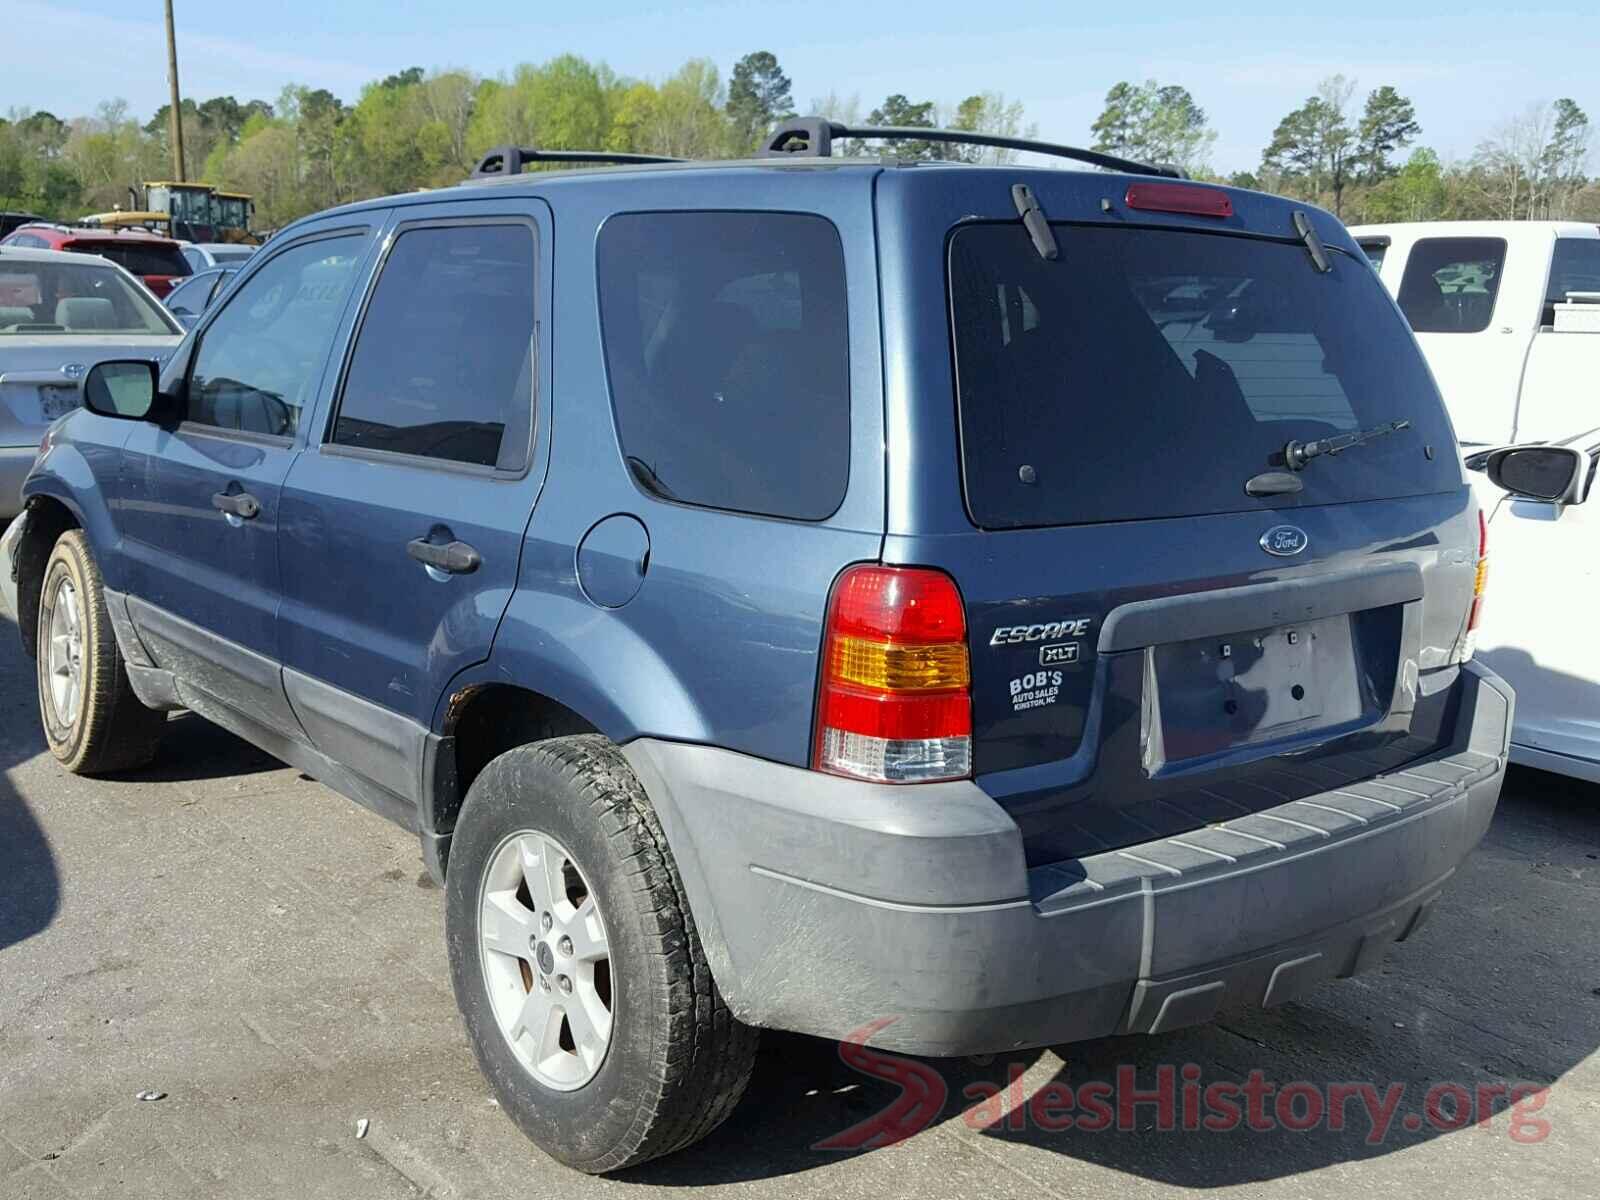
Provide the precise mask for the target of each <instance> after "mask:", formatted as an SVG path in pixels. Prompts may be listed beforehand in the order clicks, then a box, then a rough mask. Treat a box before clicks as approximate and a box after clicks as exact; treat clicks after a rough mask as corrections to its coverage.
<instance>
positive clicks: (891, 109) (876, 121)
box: [850, 92, 950, 159]
mask: <svg viewBox="0 0 1600 1200" xmlns="http://www.w3.org/2000/svg"><path fill="white" fill-rule="evenodd" d="M933 110H934V104H933V101H932V100H924V101H922V102H921V103H919V104H913V103H912V102H911V100H910V99H908V98H907V97H906V95H905V93H903V92H895V93H894V94H893V95H891V96H887V97H885V98H884V101H883V103H882V104H880V105H878V107H877V108H875V109H873V110H872V111H871V112H870V113H868V114H867V124H868V125H877V126H887V127H889V128H892V129H932V128H934V121H933ZM879 144H881V145H885V146H888V147H891V148H892V151H893V153H894V154H895V155H896V156H897V157H899V158H916V159H942V158H947V157H949V151H950V148H949V147H947V146H945V145H944V144H942V143H939V142H929V141H924V140H923V139H922V138H893V139H890V140H888V141H886V142H883V143H874V145H879ZM870 148H871V147H869V146H868V145H867V144H866V143H864V142H862V141H860V140H856V141H853V142H851V144H850V153H851V154H865V153H867V151H868V150H869V149H870Z"/></svg>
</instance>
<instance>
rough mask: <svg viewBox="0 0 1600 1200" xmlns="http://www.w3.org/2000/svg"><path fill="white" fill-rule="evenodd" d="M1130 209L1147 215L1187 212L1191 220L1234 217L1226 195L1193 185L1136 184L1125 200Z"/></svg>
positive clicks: (1130, 188) (1231, 203)
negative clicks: (1193, 218) (1194, 218)
mask: <svg viewBox="0 0 1600 1200" xmlns="http://www.w3.org/2000/svg"><path fill="white" fill-rule="evenodd" d="M1124 199H1125V202H1126V203H1127V205H1128V207H1129V208H1138V209H1143V210H1144V211H1145V212H1170V213H1187V214H1188V215H1189V216H1192V217H1231V216H1233V199H1232V198H1231V197H1230V196H1229V195H1228V193H1227V192H1223V191H1219V190H1218V189H1216V188H1211V187H1201V186H1198V185H1196V184H1192V183H1133V184H1129V185H1128V194H1127V196H1126V197H1125V198H1124Z"/></svg>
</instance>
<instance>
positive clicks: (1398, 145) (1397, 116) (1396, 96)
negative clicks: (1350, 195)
mask: <svg viewBox="0 0 1600 1200" xmlns="http://www.w3.org/2000/svg"><path fill="white" fill-rule="evenodd" d="M1421 132H1422V126H1421V125H1419V124H1418V123H1417V110H1416V108H1415V107H1414V106H1413V105H1412V103H1411V101H1410V100H1408V99H1406V98H1405V97H1404V96H1402V95H1401V94H1400V93H1399V92H1397V91H1395V90H1394V88H1392V87H1391V86H1389V85H1388V84H1387V83H1386V84H1384V85H1383V86H1382V87H1380V88H1375V89H1374V90H1373V91H1371V92H1369V93H1368V94H1367V103H1366V107H1365V108H1364V109H1363V110H1362V113H1361V121H1360V123H1359V124H1358V125H1357V126H1356V149H1355V161H1356V164H1357V167H1358V168H1359V170H1360V171H1361V173H1362V175H1363V176H1364V177H1365V179H1366V181H1367V182H1369V183H1376V182H1378V181H1379V180H1381V179H1387V178H1388V177H1389V176H1390V175H1393V174H1394V172H1395V167H1394V166H1393V164H1391V163H1390V162H1389V156H1390V155H1391V154H1393V153H1394V152H1395V151H1396V150H1399V149H1402V148H1404V147H1405V146H1408V145H1410V144H1411V143H1412V142H1413V141H1415V140H1416V137H1417V135H1418V134H1420V133H1421Z"/></svg>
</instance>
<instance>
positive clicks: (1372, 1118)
mask: <svg viewBox="0 0 1600 1200" xmlns="http://www.w3.org/2000/svg"><path fill="white" fill-rule="evenodd" d="M1585 872H1587V875H1586V876H1585ZM1597 882H1600V787H1596V786H1592V785H1588V784H1581V783H1575V782H1573V781H1570V780H1565V779H1561V778H1559V777H1556V776H1550V775H1545V774H1543V773H1541V772H1533V771H1519V770H1516V769H1513V771H1512V772H1511V774H1510V775H1509V776H1508V784H1507V789H1506V795H1505V797H1504V799H1503V800H1502V804H1501V808H1500V811H1499V813H1498V815H1497V817H1496V820H1495V822H1494V825H1493V827H1492V828H1491V830H1490V832H1489V834H1488V836H1487V837H1486V839H1485V841H1484V843H1483V845H1482V846H1481V847H1480V848H1479V850H1478V851H1477V853H1476V854H1475V855H1474V856H1473V857H1472V858H1471V859H1469V860H1468V864H1467V865H1466V867H1464V868H1463V870H1462V872H1461V877H1460V878H1458V879H1457V880H1455V881H1454V884H1453V885H1452V888H1451V889H1450V890H1449V891H1447V892H1446V893H1445V896H1444V899H1443V900H1441V901H1440V903H1439V904H1438V905H1437V906H1436V907H1437V908H1438V910H1439V911H1438V912H1437V913H1435V914H1434V916H1433V917H1432V919H1431V920H1430V921H1429V923H1428V924H1427V926H1426V927H1425V928H1424V929H1423V930H1421V932H1420V933H1419V934H1418V935H1417V937H1415V938H1413V939H1410V940H1409V941H1407V942H1405V943H1402V944H1400V945H1398V946H1396V947H1394V949H1393V950H1392V951H1391V952H1390V955H1389V958H1388V961H1387V963H1386V964H1385V966H1384V967H1383V968H1382V970H1381V971H1380V972H1379V973H1376V974H1372V975H1365V976H1361V977H1359V978H1357V979H1353V980H1342V981H1336V982H1333V983H1329V984H1325V985H1323V986H1322V987H1321V988H1319V989H1317V990H1315V991H1313V992H1312V993H1311V994H1310V995H1309V996H1307V997H1305V998H1303V999H1302V1000H1300V1001H1298V1002H1295V1003H1290V1004H1286V1005H1284V1006H1282V1007H1280V1008H1275V1009H1268V1010H1251V1011H1240V1012H1233V1013H1225V1014H1224V1015H1223V1016H1222V1017H1221V1018H1219V1019H1218V1020H1217V1021H1215V1022H1213V1023H1211V1024H1209V1025H1205V1026H1199V1027H1196V1028H1193V1029H1185V1030H1179V1031H1175V1032H1173V1033H1170V1034H1166V1035H1162V1036H1155V1037H1121V1038H1107V1039H1103V1040H1100V1041H1094V1042H1085V1043H1080V1044H1077V1045H1071V1046H1061V1047H1057V1048H1055V1049H1054V1050H1052V1051H1048V1052H1046V1051H1030V1052H1026V1053H1017V1054H1010V1055H1000V1056H997V1057H996V1058H995V1059H994V1060H993V1061H988V1062H979V1061H976V1060H929V1059H905V1058H895V1056H890V1057H891V1059H893V1060H894V1061H895V1062H897V1063H898V1064H900V1065H899V1067H898V1068H897V1069H896V1074H897V1075H898V1077H899V1078H900V1079H909V1078H911V1077H913V1076H919V1077H921V1076H925V1074H926V1072H928V1071H931V1072H934V1073H936V1074H937V1077H938V1078H940V1079H942V1081H943V1085H944V1089H945V1094H946V1100H945V1103H944V1105H943V1107H942V1109H941V1110H940V1111H939V1112H938V1113H937V1114H935V1115H933V1116H932V1117H931V1119H928V1118H920V1119H919V1118H918V1117H916V1115H915V1113H914V1109H913V1106H911V1105H903V1106H902V1109H901V1110H900V1113H899V1115H900V1116H901V1117H905V1118H907V1123H906V1124H905V1125H904V1127H903V1132H907V1133H915V1136H916V1137H918V1138H919V1139H928V1138H941V1137H946V1136H954V1137H956V1138H964V1139H967V1140H968V1142H969V1144H972V1143H973V1142H974V1140H976V1141H978V1142H982V1143H988V1144H989V1145H991V1146H992V1147H994V1149H993V1150H992V1151H991V1154H992V1156H993V1157H995V1158H998V1159H1000V1160H1002V1161H1003V1160H1005V1159H1008V1158H1013V1157H1014V1155H1013V1154H1012V1152H1011V1151H1009V1150H1008V1149H1007V1148H1006V1147H1005V1146H1004V1143H1011V1142H1014V1143H1019V1144H1020V1145H1021V1146H1022V1147H1028V1148H1030V1149H1034V1150H1045V1151H1049V1152H1051V1153H1053V1154H1055V1155H1059V1156H1060V1158H1061V1160H1062V1161H1061V1163H1060V1165H1059V1167H1058V1168H1057V1169H1058V1170H1059V1171H1060V1172H1061V1173H1062V1178H1061V1179H1060V1180H1059V1181H1058V1182H1060V1183H1061V1185H1062V1186H1063V1188H1064V1187H1066V1186H1068V1184H1069V1183H1070V1182H1071V1179H1072V1175H1071V1172H1072V1171H1073V1170H1074V1168H1075V1164H1077V1163H1081V1164H1084V1165H1089V1166H1093V1167H1098V1168H1109V1169H1111V1170H1115V1171H1120V1172H1123V1173H1126V1174H1127V1175H1129V1176H1132V1177H1135V1178H1138V1179H1141V1180H1151V1181H1155V1182H1160V1183H1168V1184H1174V1185H1179V1186H1185V1187H1206V1188H1209V1187H1226V1186H1231V1185H1236V1184H1241V1183H1254V1182H1261V1181H1264V1180H1269V1179H1279V1178H1283V1177H1286V1176H1291V1175H1298V1174H1301V1173H1304V1172H1308V1171H1314V1170H1317V1169H1319V1168H1323V1167H1328V1166H1332V1165H1335V1164H1340V1163H1346V1162H1356V1161H1362V1160H1367V1159H1373V1158H1377V1157H1380V1156H1383V1155H1387V1154H1391V1153H1393V1152H1395V1151H1397V1150H1403V1149H1405V1148H1407V1147H1410V1146H1415V1145H1417V1144H1419V1143H1421V1142H1425V1141H1428V1140H1430V1139H1433V1138H1438V1137H1442V1136H1463V1135H1469V1136H1472V1137H1474V1138H1476V1139H1481V1138H1483V1136H1484V1134H1483V1133H1482V1132H1481V1131H1478V1130H1476V1129H1475V1128H1474V1125H1475V1118H1488V1119H1489V1133H1490V1134H1491V1135H1492V1136H1494V1137H1495V1138H1496V1139H1499V1140H1501V1141H1502V1142H1504V1143H1507V1149H1508V1151H1510V1152H1515V1151H1518V1150H1520V1149H1521V1146H1520V1145H1519V1144H1518V1143H1534V1142H1539V1141H1542V1140H1545V1139H1547V1138H1548V1139H1550V1140H1552V1141H1554V1140H1557V1139H1560V1138H1562V1136H1563V1133H1564V1134H1565V1137H1566V1139H1569V1140H1570V1139H1572V1138H1574V1137H1577V1136H1580V1134H1581V1131H1580V1130H1577V1129H1564V1128H1563V1126H1562V1124H1561V1120H1560V1117H1559V1111H1560V1110H1559V1106H1555V1108H1554V1109H1553V1110H1551V1111H1547V1110H1546V1109H1545V1108H1544V1104H1545V1100H1546V1098H1547V1095H1546V1094H1545V1093H1544V1092H1543V1091H1542V1089H1545V1088H1553V1090H1554V1092H1556V1093H1559V1091H1560V1088H1561V1083H1560V1080H1561V1079H1562V1077H1563V1076H1564V1075H1566V1073H1567V1072H1568V1071H1570V1070H1571V1069H1573V1068H1574V1067H1575V1066H1577V1065H1578V1064H1580V1063H1582V1062H1583V1061H1584V1060H1585V1059H1587V1058H1588V1057H1589V1056H1590V1055H1591V1054H1593V1053H1594V1052H1595V1050H1596V1046H1597V1043H1600V1024H1597V1023H1596V1022H1595V1020H1594V1017H1593V1013H1594V1012H1595V1011H1596V1005H1597V1004H1600V1000H1597V999H1596V996H1597V995H1600V988H1596V987H1595V985H1596V984H1597V983H1600V978H1596V977H1592V976H1593V971H1592V969H1591V968H1590V966H1589V964H1590V963H1591V962H1592V957H1593V951H1592V947H1593V945H1594V939H1595V937H1596V934H1597V931H1600V911H1597V910H1600V906H1596V905H1595V904H1594V903H1593V899H1592V897H1593V895H1594V889H1595V887H1596V886H1597ZM1257 1073H1259V1074H1258V1075H1257ZM1253 1076H1254V1077H1255V1078H1258V1079H1259V1081H1260V1087H1266V1086H1268V1085H1270V1087H1271V1091H1270V1092H1269V1093H1266V1094H1264V1095H1263V1097H1262V1099H1261V1100H1260V1102H1259V1119H1258V1120H1257V1121H1256V1124H1257V1128H1251V1120H1252V1118H1251V1114H1250V1111H1249V1110H1250V1104H1249V1101H1248V1100H1247V1098H1246V1095H1247V1093H1246V1092H1245V1091H1244V1088H1245V1085H1248V1084H1249V1083H1250V1082H1251V1080H1252V1077H1253ZM1163 1078H1166V1079H1169V1080H1170V1081H1171V1083H1170V1087H1171V1095H1172V1101H1171V1105H1170V1109H1169V1111H1170V1113H1171V1115H1172V1123H1173V1128H1171V1129H1164V1128H1162V1125H1163V1118H1162V1116H1161V1112H1160V1108H1161V1106H1160V1105H1159V1104H1158V1103H1157V1102H1156V1098H1155V1097H1156V1094H1158V1093H1159V1091H1160V1090H1161V1088H1162V1080H1163ZM1094 1083H1099V1084H1101V1085H1103V1087H1102V1090H1101V1091H1100V1092H1099V1093H1098V1095H1099V1096H1100V1098H1101V1100H1102V1101H1103V1102H1104V1103H1105V1105H1106V1114H1105V1116H1106V1120H1105V1122H1104V1123H1105V1124H1106V1126H1107V1127H1106V1128H1103V1129H1100V1130H1097V1131H1096V1130H1092V1129H1086V1128H1081V1127H1072V1128H1066V1127H1063V1120H1062V1117H1063V1114H1065V1115H1066V1116H1067V1117H1069V1118H1081V1117H1082V1116H1085V1115H1092V1114H1091V1113H1090V1110H1089V1109H1088V1108H1085V1107H1084V1106H1083V1105H1082V1104H1081V1103H1080V1104H1077V1105H1075V1106H1074V1107H1070V1108H1069V1107H1066V1106H1065V1105H1066V1103H1067V1101H1066V1100H1063V1095H1064V1094H1065V1095H1066V1096H1067V1097H1068V1099H1077V1100H1082V1098H1083V1097H1085V1095H1086V1090H1085V1085H1086V1084H1094ZM1186 1083H1187V1084H1191V1085H1192V1087H1193V1092H1192V1093H1191V1094H1192V1096H1193V1103H1192V1104H1191V1106H1190V1111H1191V1112H1192V1113H1193V1114H1194V1117H1193V1119H1192V1120H1190V1121H1188V1122H1187V1124H1188V1126H1189V1127H1188V1128H1186V1127H1185V1126H1186V1120H1185V1117H1186V1114H1185V1084H1186ZM1119 1084H1120V1085H1121V1087H1120V1090H1119V1088H1118V1085H1119ZM1217 1084H1222V1085H1232V1086H1233V1088H1235V1089H1237V1090H1236V1091H1235V1092H1234V1096H1233V1098H1234V1101H1235V1104H1236V1107H1237V1109H1238V1112H1237V1115H1236V1117H1235V1118H1234V1119H1231V1120H1230V1119H1228V1117H1227V1114H1226V1113H1222V1112H1220V1111H1219V1110H1217V1109H1213V1108H1212V1107H1210V1106H1209V1105H1208V1103H1207V1099H1206V1096H1207V1093H1206V1089H1207V1088H1209V1087H1211V1086H1213V1085H1217ZM1130 1085H1131V1086H1130ZM1341 1087H1342V1088H1344V1089H1345V1090H1344V1091H1342V1092H1341V1091H1338V1090H1336V1089H1339V1088H1341ZM1457 1088H1460V1089H1464V1091H1463V1092H1461V1093H1460V1095H1465V1096H1466V1097H1467V1104H1466V1107H1465V1108H1464V1109H1458V1108H1457V1103H1458V1101H1459V1095H1458V1093H1457V1092H1456V1089H1457ZM1286 1089H1287V1090H1288V1092H1289V1096H1290V1098H1291V1101H1290V1103H1289V1104H1288V1108H1287V1109H1285V1107H1283V1105H1284V1103H1285V1101H1284V1099H1283V1094H1284V1092H1285V1090H1286ZM1513 1089H1520V1095H1519V1096H1518V1097H1517V1099H1516V1103H1515V1104H1513V1099H1514V1096H1513ZM915 1090H916V1089H911V1090H910V1091H906V1092H905V1094H906V1095H908V1096H909V1095H912V1093H913V1092H914V1091H915ZM923 1090H924V1092H925V1091H926V1089H923ZM1091 1090H1092V1089H1091ZM902 1092H903V1089H902V1088H901V1087H900V1086H898V1085H897V1084H891V1083H886V1082H880V1081H879V1080H878V1079H873V1078H869V1077H868V1076H867V1075H865V1074H861V1073H858V1072H857V1071H855V1070H853V1069H851V1068H850V1067H849V1066H847V1065H846V1063H845V1062H844V1061H843V1059H842V1057H841V1055H840V1053H839V1051H838V1048H837V1047H836V1046H835V1045H834V1044H833V1043H827V1042H822V1041H819V1040H814V1039H810V1038H804V1037H799V1036H796V1035H783V1034H778V1035H774V1034H768V1035H766V1036H765V1040H764V1043H763V1052H762V1058H761V1061H760V1063H759V1065H758V1068H757V1074H756V1078H755V1080H754V1081H753V1083H752V1086H751V1088H750V1091H749V1093H748V1094H747V1096H746V1098H745V1101H744V1103H743V1104H741V1105H740V1107H739V1109H738V1110H737V1111H736V1112H735V1114H734V1115H733V1117H732V1118H731V1119H730V1120H729V1121H728V1122H727V1124H725V1125H724V1126H723V1127H722V1128H721V1129H720V1130H718V1131H717V1132H716V1133H714V1134H713V1135H712V1136H711V1137H709V1138H707V1139H706V1140H705V1141H704V1142H702V1143H701V1144H699V1145H698V1146H694V1147H691V1148H690V1149H688V1150H685V1151H684V1152H682V1153H680V1154H678V1155H674V1156H672V1157H670V1158H667V1159H663V1160H660V1161H658V1162H655V1163H651V1164H646V1165H645V1166H643V1167H641V1168H638V1169H637V1170H635V1171H632V1172H629V1173H626V1174H624V1175H622V1176H619V1179H621V1180H624V1181H626V1182H629V1183H638V1184H654V1185H658V1186H669V1187H671V1186H676V1187H695V1186H703V1185H707V1184H713V1183H730V1182H740V1181H748V1180H752V1179H759V1178H771V1177H778V1176H784V1175H789V1174H795V1173H800V1172H804V1171H809V1170H814V1169H817V1168H819V1167H824V1166H827V1165H828V1164H830V1163H835V1162H838V1161H839V1160H840V1159H841V1158H843V1157H849V1156H851V1155H852V1154H856V1155H862V1154H865V1155H870V1154H871V1153H872V1150H873V1147H875V1146H877V1145H881V1144H883V1143H884V1141H885V1140H886V1138H885V1132H884V1123H883V1121H882V1117H883V1115H884V1114H885V1113H886V1112H887V1113H889V1114H890V1115H891V1117H892V1116H893V1115H894V1111H893V1110H892V1109H891V1107H890V1106H892V1105H893V1104H894V1103H895V1101H896V1100H898V1099H900V1098H901V1096H902ZM1135 1092H1137V1096H1135V1095H1134V1093H1135ZM996 1093H998V1094H999V1095H998V1098H996V1099H991V1097H995V1096H996ZM1364 1094H1370V1095H1371V1097H1372V1100H1373V1103H1374V1104H1375V1105H1376V1106H1377V1113H1376V1115H1374V1113H1373V1111H1371V1110H1369V1108H1368V1107H1367V1102H1366V1101H1365V1099H1363V1098H1362V1097H1363V1095H1364ZM1340 1096H1342V1097H1343V1099H1342V1100H1339V1107H1340V1108H1341V1112H1340V1118H1339V1119H1336V1118H1334V1117H1333V1116H1332V1115H1331V1114H1332V1111H1333V1108H1334V1106H1335V1101H1336V1100H1338V1098H1339V1097H1340ZM1130 1099H1131V1100H1135V1101H1136V1102H1134V1103H1131V1104H1128V1101H1129V1100H1130ZM1124 1104H1127V1105H1128V1106H1127V1108H1126V1110H1125V1111H1123V1110H1122V1109H1121V1106H1122V1105H1124ZM1314 1108H1320V1109H1322V1110H1323V1111H1321V1112H1320V1113H1318V1114H1316V1115H1317V1118H1318V1119H1317V1120H1315V1121H1312V1120H1309V1119H1308V1118H1310V1117H1311V1116H1312V1110H1313V1109H1314ZM908 1114H909V1116H908ZM1207 1117H1211V1118H1212V1120H1211V1123H1209V1124H1208V1123H1207V1121H1206V1119H1207ZM875 1118H877V1119H878V1124H877V1126H876V1133H877V1140H876V1141H873V1140H869V1141H866V1142H865V1143H863V1148H862V1149H861V1150H856V1151H849V1150H846V1151H839V1150H824V1149H818V1148H817V1147H818V1144H819V1143H822V1142H824V1141H827V1140H829V1139H838V1137H839V1135H840V1134H844V1133H846V1131H851V1130H857V1129H861V1128H862V1123H863V1122H870V1121H872V1120H873V1119H875ZM1098 1123H1100V1122H1098V1121H1096V1120H1091V1122H1090V1124H1091V1125H1094V1124H1098ZM1074 1124H1075V1121H1074ZM1296 1124H1300V1125H1303V1126H1305V1127H1304V1128H1303V1129H1300V1130H1296V1129H1295V1128H1293V1126H1295V1125H1296ZM889 1125H890V1127H891V1128H892V1127H893V1121H892V1120H891V1121H890V1122H889ZM919 1125H925V1126H926V1128H925V1129H922V1131H921V1132H916V1131H917V1129H918V1127H919ZM1268 1126H1270V1128H1269V1127H1268ZM872 1128H873V1127H872V1126H868V1130H869V1132H870V1131H871V1129H872ZM842 1140H844V1141H850V1140H851V1138H850V1137H849V1136H848V1135H847V1136H846V1137H845V1138H844V1139H842ZM1028 1163H1029V1172H1030V1174H1033V1173H1036V1172H1038V1171H1039V1170H1040V1169H1041V1164H1040V1160H1039V1159H1038V1157H1037V1156H1036V1155H1032V1156H1030V1157H1029V1158H1028ZM1043 1169H1045V1170H1046V1171H1049V1170H1050V1168H1049V1167H1048V1166H1045V1167H1044V1168H1043ZM1050 1181H1051V1176H1050V1175H1048V1174H1047V1175H1046V1176H1045V1177H1044V1182H1046V1183H1049V1182H1050Z"/></svg>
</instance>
